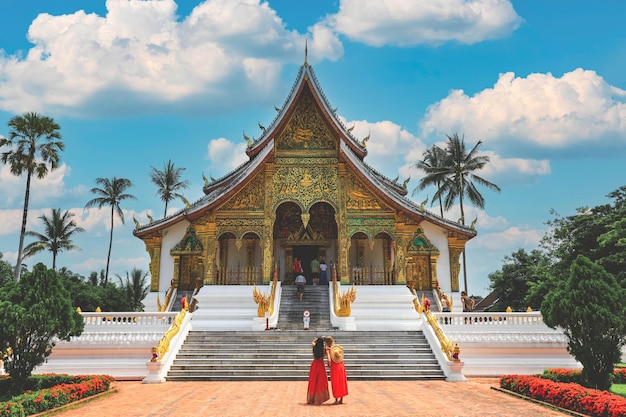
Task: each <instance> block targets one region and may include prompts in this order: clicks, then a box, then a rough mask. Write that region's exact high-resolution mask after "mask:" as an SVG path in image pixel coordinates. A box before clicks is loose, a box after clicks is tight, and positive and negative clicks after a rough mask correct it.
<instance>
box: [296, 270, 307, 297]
mask: <svg viewBox="0 0 626 417" xmlns="http://www.w3.org/2000/svg"><path fill="white" fill-rule="evenodd" d="M296 286H297V289H298V297H299V298H300V301H302V296H303V295H304V287H305V286H306V278H305V277H304V275H302V274H300V275H298V276H297V277H296Z"/></svg>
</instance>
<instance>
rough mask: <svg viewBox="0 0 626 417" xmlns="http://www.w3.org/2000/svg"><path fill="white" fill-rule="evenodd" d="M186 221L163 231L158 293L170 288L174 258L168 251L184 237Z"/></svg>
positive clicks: (187, 225) (186, 226)
mask: <svg viewBox="0 0 626 417" xmlns="http://www.w3.org/2000/svg"><path fill="white" fill-rule="evenodd" d="M188 227H189V222H188V221H186V220H185V221H182V222H178V223H176V224H174V225H173V226H171V227H168V228H167V229H165V230H164V231H163V240H162V241H161V265H160V271H161V273H160V276H159V291H166V290H167V289H168V288H169V287H170V281H171V280H172V279H173V278H174V257H173V256H172V255H170V251H171V250H172V249H173V248H174V246H176V245H178V243H179V242H180V240H181V239H182V238H183V236H185V233H186V232H187V228H188Z"/></svg>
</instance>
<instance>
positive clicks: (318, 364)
mask: <svg viewBox="0 0 626 417" xmlns="http://www.w3.org/2000/svg"><path fill="white" fill-rule="evenodd" d="M312 345H313V362H312V363H311V371H310V372H309V387H308V389H307V394H306V402H307V403H308V404H315V405H320V404H322V403H323V402H324V401H328V400H329V399H330V393H329V392H328V375H326V365H325V364H324V352H325V351H324V338H323V337H318V338H317V339H315V340H314V341H313V343H312Z"/></svg>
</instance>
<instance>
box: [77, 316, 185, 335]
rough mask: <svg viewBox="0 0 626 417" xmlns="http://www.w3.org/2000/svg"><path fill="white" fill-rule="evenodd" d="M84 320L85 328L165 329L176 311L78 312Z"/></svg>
mask: <svg viewBox="0 0 626 417" xmlns="http://www.w3.org/2000/svg"><path fill="white" fill-rule="evenodd" d="M80 314H81V316H83V319H84V320H85V329H87V327H89V330H90V331H93V329H92V327H114V326H132V327H134V328H141V327H145V326H159V327H161V326H165V328H166V329H167V328H168V327H169V325H170V324H171V323H172V320H173V319H174V317H176V315H177V314H178V313H177V312H162V313H159V312H105V313H80Z"/></svg>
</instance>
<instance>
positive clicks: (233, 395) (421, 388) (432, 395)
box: [55, 376, 567, 417]
mask: <svg viewBox="0 0 626 417" xmlns="http://www.w3.org/2000/svg"><path fill="white" fill-rule="evenodd" d="M348 378H349V376H348ZM492 387H498V379H497V378H470V379H469V380H468V381H467V382H462V383H449V382H445V381H430V382H428V381H353V382H350V381H348V388H349V391H350V394H349V395H348V396H347V397H345V398H344V404H343V405H333V404H332V403H333V400H332V397H331V400H330V401H328V402H327V403H326V404H324V405H321V406H313V405H307V404H306V388H307V382H306V381H251V382H231V381H225V382H167V383H164V384H142V383H141V382H139V381H133V382H115V383H114V384H113V385H112V390H113V391H114V392H113V393H112V394H110V395H107V396H104V397H100V398H97V399H94V400H92V401H89V402H86V403H83V404H81V405H77V406H76V407H75V408H71V409H68V410H67V411H63V412H61V413H58V414H55V415H57V416H63V417H73V416H75V417H101V416H112V417H116V416H124V417H148V416H150V417H165V416H176V417H185V416H233V417H235V416H242V417H243V416H261V415H265V416H296V417H297V416H323V417H332V416H351V417H358V416H420V417H444V416H445V417H453V416H465V417H467V416H476V417H478V416H480V417H488V416H498V417H519V416H525V417H551V416H564V415H567V414H565V413H562V412H559V411H557V410H554V409H551V408H548V407H545V406H542V405H539V404H535V403H533V402H531V401H528V400H524V399H521V398H518V397H515V396H512V395H510V394H506V393H503V392H500V391H497V390H494V389H492Z"/></svg>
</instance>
